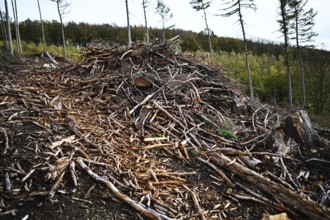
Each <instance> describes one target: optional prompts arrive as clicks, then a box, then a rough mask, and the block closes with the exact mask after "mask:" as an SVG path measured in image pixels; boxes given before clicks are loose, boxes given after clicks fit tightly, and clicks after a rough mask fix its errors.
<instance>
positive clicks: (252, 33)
mask: <svg viewBox="0 0 330 220" xmlns="http://www.w3.org/2000/svg"><path fill="white" fill-rule="evenodd" d="M39 1H40V5H41V9H42V16H43V18H44V19H45V20H59V18H58V14H57V8H56V5H55V3H53V2H51V1H50V0H39ZM149 1H150V2H151V3H150V4H149V7H148V11H147V17H148V23H149V26H151V27H161V19H160V17H159V15H157V14H155V7H156V2H157V0H149ZM163 1H164V2H165V4H166V5H167V6H169V8H170V9H171V11H172V13H173V18H172V19H171V20H170V21H169V22H168V23H167V25H168V26H170V25H175V28H180V29H184V30H192V31H195V32H200V31H201V30H203V29H204V28H205V23H204V18H203V13H202V12H196V11H194V10H193V9H192V7H191V6H190V4H189V2H190V0H163ZM8 2H10V1H8ZM68 2H69V3H71V6H70V8H71V9H70V12H69V13H68V14H66V15H65V16H64V21H65V22H69V21H75V22H88V23H92V24H102V23H109V24H117V25H118V26H126V9H125V0H94V1H91V0H68ZM255 2H256V5H257V8H258V9H257V11H256V12H254V11H252V10H248V11H245V12H243V13H244V14H243V15H244V16H245V21H246V32H247V37H248V38H250V39H265V40H270V41H275V42H278V43H279V42H282V37H281V34H280V33H279V32H278V31H277V30H278V29H279V25H278V24H277V22H276V20H277V19H279V16H278V6H279V0H255ZM128 3H129V10H130V20H131V24H132V25H144V17H143V10H142V4H141V3H142V0H128ZM3 5H4V3H3V1H2V3H0V7H1V10H3V9H4V7H3ZM17 5H18V17H19V20H20V21H21V20H25V19H27V18H30V19H32V20H35V19H39V13H38V8H37V0H17ZM308 6H309V7H313V8H314V10H316V11H318V15H317V16H316V19H315V26H314V31H315V32H317V33H318V34H319V36H318V37H316V38H315V41H316V42H315V45H316V46H317V48H321V49H326V50H330V23H329V14H328V13H329V10H330V0H309V5H308ZM222 7H223V4H222V0H213V4H212V5H211V8H210V9H209V13H208V15H207V16H208V20H209V26H210V28H211V29H212V30H213V31H214V32H215V34H216V35H218V36H228V37H235V38H241V29H240V26H239V24H238V23H237V18H236V17H235V16H234V17H231V18H224V17H219V16H214V15H215V14H219V13H220V11H219V9H220V8H222ZM309 7H308V8H309Z"/></svg>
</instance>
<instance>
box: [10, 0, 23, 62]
mask: <svg viewBox="0 0 330 220" xmlns="http://www.w3.org/2000/svg"><path fill="white" fill-rule="evenodd" d="M11 5H12V8H13V15H14V21H15V32H16V46H17V53H18V55H19V56H22V44H21V38H20V33H19V24H18V17H17V4H16V0H11Z"/></svg>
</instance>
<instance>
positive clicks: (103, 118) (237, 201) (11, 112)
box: [0, 44, 330, 219]
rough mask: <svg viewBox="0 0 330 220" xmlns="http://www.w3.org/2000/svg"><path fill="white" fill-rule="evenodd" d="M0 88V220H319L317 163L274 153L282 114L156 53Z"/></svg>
mask: <svg viewBox="0 0 330 220" xmlns="http://www.w3.org/2000/svg"><path fill="white" fill-rule="evenodd" d="M0 81H1V82H2V83H1V84H0V113H1V116H0V144H1V145H0V146H1V148H0V150H1V161H0V169H1V183H2V184H1V187H0V209H1V210H0V211H1V212H0V217H1V219H23V218H24V219H45V218H48V219H261V218H264V219H267V218H268V216H271V215H275V214H281V216H282V217H283V216H288V217H286V218H287V219H288V218H291V219H308V218H314V217H317V218H318V219H327V218H328V216H329V215H328V214H329V213H330V211H329V200H330V198H329V197H330V193H329V192H330V181H329V177H330V168H329V162H328V160H327V159H328V158H326V157H324V155H323V154H322V153H321V151H320V150H319V149H318V148H316V147H314V148H307V147H305V146H300V145H299V144H297V143H296V142H295V141H293V140H292V139H290V138H286V139H285V141H286V142H285V143H280V144H278V143H277V142H276V141H277V139H276V138H275V141H274V131H276V129H278V128H279V127H280V126H281V121H283V119H284V118H285V117H286V115H285V114H284V113H281V112H279V110H277V109H275V108H273V107H271V106H268V105H263V104H261V103H258V102H257V101H254V100H250V99H249V98H248V97H246V96H245V95H244V94H243V93H242V91H241V87H240V85H239V84H237V83H236V82H234V81H232V80H231V79H229V78H227V77H226V76H225V75H224V74H223V72H222V71H221V70H220V69H217V68H213V67H210V66H205V65H202V64H200V63H198V62H195V61H192V60H190V59H189V58H187V57H185V56H183V55H181V54H175V53H174V52H173V51H172V50H171V49H170V48H169V47H168V46H167V45H152V46H145V45H143V44H135V45H134V46H133V47H131V48H130V49H129V50H126V49H122V48H103V49H100V48H92V47H90V48H88V49H86V50H85V51H83V52H82V56H81V60H80V61H79V63H77V64H70V65H66V66H64V67H62V68H59V69H46V68H35V67H33V66H28V65H22V66H20V67H19V68H18V67H15V68H4V67H2V71H1V73H0ZM276 135H278V134H277V133H275V136H276ZM283 145H285V146H286V147H288V149H286V150H285V152H283V148H281V149H282V150H281V149H279V148H280V147H281V146H282V147H283ZM287 196H288V197H287ZM287 198H290V199H287ZM288 200H290V201H288ZM302 205H304V206H306V207H305V209H302V208H301V206H302Z"/></svg>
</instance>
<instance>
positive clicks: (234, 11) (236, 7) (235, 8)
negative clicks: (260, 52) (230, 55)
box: [222, 0, 257, 98]
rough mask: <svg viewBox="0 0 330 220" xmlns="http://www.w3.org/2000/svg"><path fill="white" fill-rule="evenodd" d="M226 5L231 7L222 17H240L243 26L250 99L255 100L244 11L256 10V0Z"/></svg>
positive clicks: (232, 1)
mask: <svg viewBox="0 0 330 220" xmlns="http://www.w3.org/2000/svg"><path fill="white" fill-rule="evenodd" d="M224 1H225V4H226V5H229V6H228V7H226V8H225V9H224V10H225V11H226V13H225V14H223V15H222V16H224V17H229V16H232V15H237V16H238V21H239V23H240V25H241V30H242V35H243V42H244V49H245V62H246V68H247V72H248V81H249V90H250V97H251V98H253V87H252V79H251V72H250V64H249V59H248V55H249V53H248V47H247V41H246V33H245V26H244V24H245V23H244V20H243V9H253V10H256V9H257V8H256V5H255V3H254V0H224Z"/></svg>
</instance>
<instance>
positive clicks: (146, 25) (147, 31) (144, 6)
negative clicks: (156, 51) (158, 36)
mask: <svg viewBox="0 0 330 220" xmlns="http://www.w3.org/2000/svg"><path fill="white" fill-rule="evenodd" d="M142 5H143V14H144V24H145V29H146V43H147V45H148V44H149V29H148V23H147V12H146V7H147V6H146V0H142Z"/></svg>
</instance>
